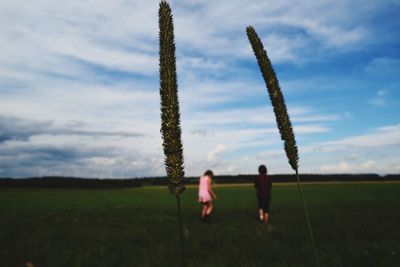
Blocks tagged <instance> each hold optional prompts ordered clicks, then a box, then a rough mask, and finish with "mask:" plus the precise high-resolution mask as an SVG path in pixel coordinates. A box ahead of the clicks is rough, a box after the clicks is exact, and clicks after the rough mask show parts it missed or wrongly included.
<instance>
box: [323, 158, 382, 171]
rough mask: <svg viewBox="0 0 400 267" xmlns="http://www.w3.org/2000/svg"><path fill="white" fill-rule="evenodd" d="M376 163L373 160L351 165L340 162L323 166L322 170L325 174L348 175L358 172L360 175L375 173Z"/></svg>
mask: <svg viewBox="0 0 400 267" xmlns="http://www.w3.org/2000/svg"><path fill="white" fill-rule="evenodd" d="M375 165H376V162H375V161H373V160H369V161H365V162H362V163H358V164H357V163H349V162H338V163H336V164H331V165H322V166H321V167H320V170H321V171H322V172H324V173H346V172H351V173H354V172H358V173H365V172H371V171H372V172H374V171H376V169H374V167H375Z"/></svg>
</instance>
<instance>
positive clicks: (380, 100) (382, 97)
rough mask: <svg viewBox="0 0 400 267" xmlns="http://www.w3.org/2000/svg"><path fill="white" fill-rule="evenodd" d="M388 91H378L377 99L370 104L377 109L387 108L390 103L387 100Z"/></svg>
mask: <svg viewBox="0 0 400 267" xmlns="http://www.w3.org/2000/svg"><path fill="white" fill-rule="evenodd" d="M386 96H387V91H386V90H382V89H381V90H378V91H377V92H376V95H375V97H374V98H373V99H372V100H370V101H369V103H370V104H371V105H373V106H376V107H385V106H386V105H387V104H388V103H387V100H386Z"/></svg>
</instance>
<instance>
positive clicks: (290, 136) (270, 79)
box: [246, 26, 319, 267]
mask: <svg viewBox="0 0 400 267" xmlns="http://www.w3.org/2000/svg"><path fill="white" fill-rule="evenodd" d="M246 32H247V37H248V38H249V41H250V44H251V47H252V48H253V52H254V54H255V56H256V58H257V63H258V66H259V67H260V71H261V74H262V76H263V78H264V81H265V84H266V86H267V89H268V94H269V97H270V99H271V103H272V106H273V109H274V113H275V118H276V124H277V125H278V129H279V133H280V135H281V139H282V140H283V141H284V147H285V152H286V156H287V158H288V161H289V164H290V166H291V167H292V169H293V170H294V171H296V177H297V185H298V188H299V192H300V198H301V202H302V203H303V207H304V213H305V217H306V221H307V226H308V233H309V235H310V240H311V243H312V247H313V252H314V259H315V263H316V266H317V267H319V259H318V254H317V249H316V246H315V241H314V236H313V232H312V228H311V223H310V219H309V216H308V211H307V206H306V204H305V201H304V197H303V191H302V190H301V185H300V179H299V173H298V168H299V166H298V162H299V156H298V151H297V146H296V139H295V136H294V132H293V128H292V123H291V122H290V118H289V114H288V112H287V109H286V104H285V99H284V97H283V94H282V91H281V88H280V86H279V81H278V78H277V77H276V74H275V71H274V68H273V67H272V63H271V61H270V60H269V58H268V56H267V52H266V51H265V49H264V46H263V44H262V42H261V40H260V38H259V37H258V35H257V32H256V31H255V30H254V28H253V27H251V26H249V27H247V28H246Z"/></svg>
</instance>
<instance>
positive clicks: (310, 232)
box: [296, 170, 319, 267]
mask: <svg viewBox="0 0 400 267" xmlns="http://www.w3.org/2000/svg"><path fill="white" fill-rule="evenodd" d="M296 177H297V186H298V187H299V192H300V198H301V202H302V203H303V207H304V213H305V215H306V221H307V226H308V233H309V235H310V239H311V243H312V246H313V251H314V259H315V263H316V266H317V267H319V259H318V253H317V248H316V246H315V241H314V235H313V232H312V229H311V223H310V218H309V216H308V211H307V206H306V203H305V201H304V197H303V190H301V185H300V178H299V172H298V171H297V170H296Z"/></svg>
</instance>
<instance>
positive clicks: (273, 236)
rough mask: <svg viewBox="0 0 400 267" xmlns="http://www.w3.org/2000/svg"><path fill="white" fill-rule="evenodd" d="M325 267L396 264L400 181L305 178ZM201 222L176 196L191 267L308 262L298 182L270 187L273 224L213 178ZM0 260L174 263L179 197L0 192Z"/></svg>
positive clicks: (250, 199) (192, 192) (250, 197)
mask: <svg viewBox="0 0 400 267" xmlns="http://www.w3.org/2000/svg"><path fill="white" fill-rule="evenodd" d="M303 189H304V194H305V198H306V202H307V205H308V208H309V213H310V217H311V223H312V226H313V230H314V234H315V239H316V242H317V249H318V252H319V256H320V262H321V266H385V267H387V266H398V264H399V262H400V241H399V240H400V228H399V223H400V208H399V207H400V183H371V184H368V183H362V184H361V183H360V184H358V183H353V184H341V183H337V184H320V185H319V184H308V185H304V187H303ZM215 191H216V193H217V195H218V200H217V202H216V209H215V214H213V215H214V216H213V217H212V220H211V222H210V223H209V224H203V223H201V222H200V221H199V219H198V215H199V210H200V207H199V205H198V203H197V202H196V201H197V197H196V195H197V191H196V188H195V187H190V188H188V189H187V190H186V191H185V192H184V193H183V195H182V205H183V221H184V226H185V243H186V257H187V264H188V266H296V267H298V266H307V267H308V266H313V254H312V249H311V244H310V241H309V238H308V234H307V228H306V223H305V219H304V212H303V209H302V205H301V203H300V198H299V193H298V189H297V187H296V186H295V185H285V186H279V185H276V186H275V187H274V188H273V200H272V207H271V224H272V225H273V226H274V229H273V230H272V231H267V229H266V227H265V225H262V224H260V223H258V222H257V220H256V214H257V210H256V199H255V192H254V189H253V188H252V187H251V186H246V185H241V186H219V187H216V188H215ZM0 216H1V217H0V266H7V267H14V266H15V267H16V266H25V264H26V262H28V261H30V262H33V264H34V265H35V266H36V267H45V266H47V267H53V266H57V267H62V266H69V267H70V266H85V267H86V266H96V267H98V266H179V264H180V247H179V238H178V224H177V220H176V204H175V198H174V196H173V195H171V194H170V193H169V192H168V190H167V189H166V188H165V187H143V188H135V189H117V190H115V189H113V190H78V189H73V190H55V189H35V190H28V189H2V190H0Z"/></svg>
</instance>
